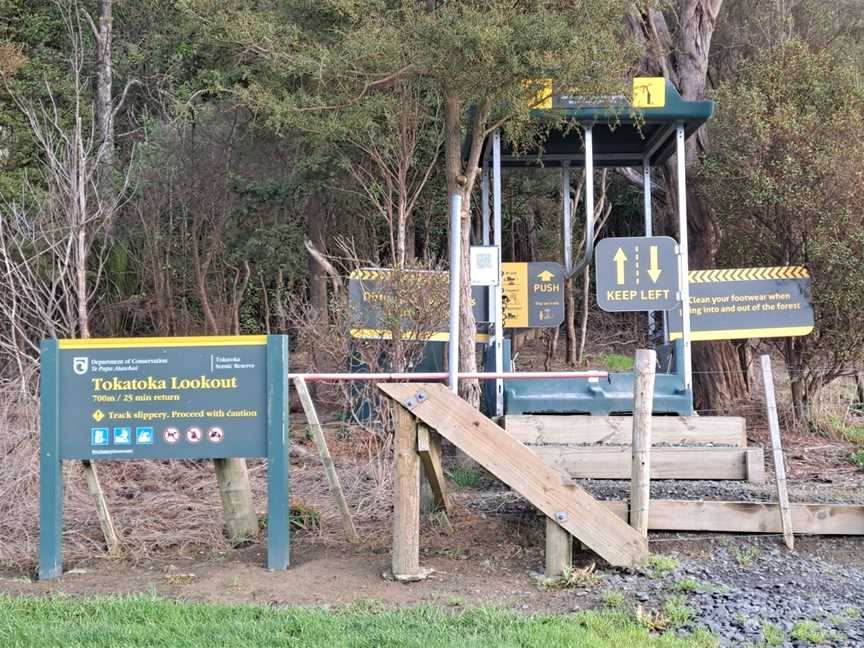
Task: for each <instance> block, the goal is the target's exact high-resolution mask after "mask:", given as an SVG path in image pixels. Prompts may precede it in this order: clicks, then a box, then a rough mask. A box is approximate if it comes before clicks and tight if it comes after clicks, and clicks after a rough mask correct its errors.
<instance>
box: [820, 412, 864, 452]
mask: <svg viewBox="0 0 864 648" xmlns="http://www.w3.org/2000/svg"><path fill="white" fill-rule="evenodd" d="M828 424H829V426H830V427H831V429H832V430H833V431H834V432H836V433H837V434H839V435H840V438H841V439H843V440H844V441H846V443H851V444H852V445H857V446H864V424H862V423H858V424H856V423H850V422H847V421H845V420H843V419H842V418H840V417H839V416H829V417H828Z"/></svg>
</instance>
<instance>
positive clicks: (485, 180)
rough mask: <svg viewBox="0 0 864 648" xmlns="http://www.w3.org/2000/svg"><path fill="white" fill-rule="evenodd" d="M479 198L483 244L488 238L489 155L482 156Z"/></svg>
mask: <svg viewBox="0 0 864 648" xmlns="http://www.w3.org/2000/svg"><path fill="white" fill-rule="evenodd" d="M480 200H481V201H482V209H481V214H482V216H483V220H482V224H483V245H489V240H490V236H489V235H490V229H491V226H492V224H491V222H490V214H489V156H488V155H485V156H483V171H482V172H481V175H480Z"/></svg>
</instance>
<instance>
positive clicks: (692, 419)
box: [504, 414, 747, 448]
mask: <svg viewBox="0 0 864 648" xmlns="http://www.w3.org/2000/svg"><path fill="white" fill-rule="evenodd" d="M504 427H505V429H506V430H507V433H508V434H510V435H512V436H513V437H515V438H516V439H518V440H519V441H521V442H522V443H524V444H526V445H531V444H536V443H586V444H587V443H610V444H623V445H629V444H630V441H631V438H632V430H633V417H632V416H579V415H534V414H523V415H512V414H511V415H508V416H505V417H504ZM651 427H652V436H653V442H654V443H656V444H664V443H665V444H674V445H687V444H706V443H713V444H717V445H725V446H733V447H739V448H744V447H746V446H747V427H746V423H745V421H744V419H743V418H740V417H737V416H653V417H652V418H651Z"/></svg>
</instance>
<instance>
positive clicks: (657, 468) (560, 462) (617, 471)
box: [529, 445, 764, 481]
mask: <svg viewBox="0 0 864 648" xmlns="http://www.w3.org/2000/svg"><path fill="white" fill-rule="evenodd" d="M529 447H530V448H531V450H532V451H533V452H535V453H536V454H537V455H539V456H540V457H542V458H543V460H544V461H546V462H548V463H549V465H551V466H553V467H554V468H556V469H558V470H560V471H562V472H563V473H565V474H567V475H570V476H571V477H572V478H574V479H589V478H590V479H630V477H631V461H632V458H631V450H630V446H587V447H581V446H580V447H573V446H557V445H545V446H529ZM763 464H764V456H763V451H762V448H701V447H700V448H667V447H654V448H652V450H651V471H650V475H651V479H749V480H750V481H762V479H763V478H764V465H763Z"/></svg>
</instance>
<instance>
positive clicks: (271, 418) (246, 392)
mask: <svg viewBox="0 0 864 648" xmlns="http://www.w3.org/2000/svg"><path fill="white" fill-rule="evenodd" d="M287 368H288V342H287V338H286V337H285V336H263V335H261V336H235V337H189V338H139V339H131V338H130V339H101V340H100V339H94V340H46V341H44V342H43V344H42V357H41V370H42V400H41V437H40V471H41V473H40V474H41V479H40V552H39V576H40V578H41V579H51V578H56V577H58V576H60V575H61V573H62V569H63V554H62V528H63V521H62V516H63V461H64V460H72V459H80V460H89V461H105V460H138V459H225V458H266V459H267V462H268V463H267V477H268V493H269V496H268V525H267V532H268V548H267V564H268V567H269V568H270V569H285V568H287V566H288V556H289V519H288V511H289V505H288V436H287V435H288V397H287V389H288V384H287V381H286V379H285V373H286V371H287Z"/></svg>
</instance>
